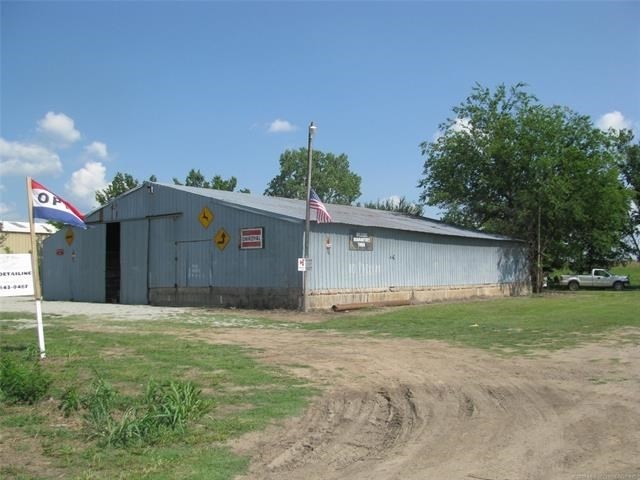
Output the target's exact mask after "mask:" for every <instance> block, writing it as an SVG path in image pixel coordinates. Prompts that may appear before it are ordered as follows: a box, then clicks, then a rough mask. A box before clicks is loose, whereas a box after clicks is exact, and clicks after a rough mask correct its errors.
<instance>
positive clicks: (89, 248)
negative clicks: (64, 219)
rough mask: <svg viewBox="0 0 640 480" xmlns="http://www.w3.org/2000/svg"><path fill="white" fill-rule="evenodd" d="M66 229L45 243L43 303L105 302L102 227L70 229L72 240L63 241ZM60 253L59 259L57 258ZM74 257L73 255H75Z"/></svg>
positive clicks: (42, 274) (103, 236)
mask: <svg viewBox="0 0 640 480" xmlns="http://www.w3.org/2000/svg"><path fill="white" fill-rule="evenodd" d="M66 231H67V227H65V228H63V229H62V230H61V231H59V232H57V233H56V234H54V235H52V236H50V237H49V238H47V239H46V240H45V241H44V244H43V255H42V257H43V258H42V272H41V276H42V294H43V297H44V298H45V300H76V301H80V302H104V301H105V256H104V250H105V231H106V228H105V226H104V225H97V226H94V227H92V228H89V229H87V230H79V229H73V232H74V240H73V243H72V244H71V246H69V245H68V244H67V242H66V240H65V233H66ZM58 251H60V252H61V253H62V255H58V254H57V252H58ZM74 254H75V255H74Z"/></svg>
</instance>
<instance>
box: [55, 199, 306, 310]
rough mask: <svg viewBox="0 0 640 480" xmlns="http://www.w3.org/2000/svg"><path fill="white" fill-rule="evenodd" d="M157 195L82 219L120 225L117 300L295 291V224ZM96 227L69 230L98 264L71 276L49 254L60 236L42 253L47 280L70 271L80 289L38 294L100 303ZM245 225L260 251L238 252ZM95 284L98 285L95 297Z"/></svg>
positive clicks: (100, 249) (298, 247) (100, 251)
mask: <svg viewBox="0 0 640 480" xmlns="http://www.w3.org/2000/svg"><path fill="white" fill-rule="evenodd" d="M156 188H158V189H159V188H162V187H156ZM159 193H160V192H158V190H156V191H154V193H151V192H150V191H148V190H147V189H144V188H143V189H139V190H137V191H135V192H132V193H131V194H130V195H126V196H124V197H123V198H122V199H120V200H116V201H115V202H113V204H111V205H110V206H108V207H107V208H105V209H102V210H100V211H98V212H96V213H95V214H93V215H92V216H91V217H89V218H87V221H88V222H92V221H96V220H97V221H101V222H120V268H121V289H120V292H121V293H120V302H121V303H126V304H138V303H140V304H144V303H148V292H149V289H150V288H151V289H153V288H188V287H269V288H285V289H290V288H294V289H295V288H300V284H301V276H300V274H299V272H298V271H297V269H296V259H297V258H298V257H299V256H301V253H302V231H301V229H300V225H299V222H297V221H296V222H292V221H290V220H287V219H281V218H274V217H271V216H268V215H264V214H260V213H256V212H250V211H243V210H238V209H236V208H231V207H229V206H226V205H223V204H219V203H217V202H216V201H215V200H214V199H210V198H207V197H201V196H198V195H192V194H188V193H185V192H180V191H176V190H173V189H165V191H163V192H162V195H160V194H159ZM205 207H206V208H207V209H208V210H209V211H210V212H211V213H212V214H213V221H212V222H211V223H210V224H209V225H208V226H203V224H202V223H201V222H200V220H199V216H200V214H201V212H202V210H203V208H205ZM90 225H91V223H90ZM98 226H99V228H95V227H90V228H89V229H88V230H86V231H81V230H76V232H77V235H76V241H75V243H74V249H75V251H77V252H78V255H80V252H81V255H82V257H83V258H84V257H85V256H91V257H92V258H94V259H96V260H99V261H101V262H102V263H101V267H100V268H86V269H82V273H81V275H79V276H76V275H77V274H78V270H77V268H75V269H71V265H70V262H67V263H65V261H64V260H69V258H68V257H67V258H65V257H63V258H56V257H55V249H56V248H60V246H61V245H62V243H61V242H64V236H61V237H60V238H58V239H56V240H54V241H51V242H48V244H47V252H46V257H47V258H48V259H49V258H53V260H52V262H51V263H50V264H47V270H48V272H49V274H50V278H53V277H55V276H60V277H64V278H65V279H66V278H67V277H69V276H72V277H73V276H75V278H76V279H77V280H74V282H76V283H78V284H79V285H84V286H85V287H84V289H85V290H87V291H83V290H82V288H80V289H78V288H75V289H74V291H73V295H72V292H71V290H70V289H69V288H64V287H62V286H61V285H59V284H56V283H55V281H51V282H48V283H47V284H46V287H45V288H44V295H45V298H48V299H51V300H60V299H65V300H67V299H70V298H74V299H75V300H83V301H104V285H105V281H104V278H105V266H104V262H105V226H104V224H103V223H101V224H98ZM251 227H262V228H263V229H264V232H265V235H264V237H265V248H264V249H254V250H240V249H239V235H240V229H241V228H251ZM221 231H224V235H225V236H226V237H227V238H228V243H227V245H226V246H225V247H224V248H218V246H217V245H216V242H215V236H216V234H218V233H219V232H221ZM90 232H94V234H91V233H90ZM98 232H100V233H99V234H98ZM95 234H98V235H99V236H100V241H99V242H97V241H95V240H92V241H85V240H86V239H88V238H89V237H90V238H91V239H94V237H95ZM81 239H82V240H81ZM83 265H84V264H83ZM77 266H78V265H76V267H77ZM49 267H51V269H49ZM54 270H55V272H58V273H54ZM69 282H71V280H69ZM96 289H98V290H99V289H102V292H101V295H102V296H101V298H100V299H98V297H97V296H96V292H95V290H96ZM88 290H91V293H90V294H89V292H88Z"/></svg>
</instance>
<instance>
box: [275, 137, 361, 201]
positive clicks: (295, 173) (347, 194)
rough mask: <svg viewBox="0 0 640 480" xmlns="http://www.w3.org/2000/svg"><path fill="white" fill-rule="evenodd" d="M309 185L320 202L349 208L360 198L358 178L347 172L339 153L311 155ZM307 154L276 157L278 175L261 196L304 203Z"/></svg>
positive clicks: (299, 152)
mask: <svg viewBox="0 0 640 480" xmlns="http://www.w3.org/2000/svg"><path fill="white" fill-rule="evenodd" d="M312 157H313V158H312V173H311V183H312V186H313V189H314V190H315V191H316V193H317V194H318V196H319V197H320V198H322V200H323V201H324V202H327V203H336V204H340V205H351V204H352V203H353V202H354V201H355V200H356V199H357V198H358V197H359V196H360V182H361V181H362V179H361V178H360V176H359V175H357V174H355V173H354V172H352V171H351V170H350V168H349V159H348V158H347V156H346V155H345V154H344V153H343V154H340V155H334V154H333V153H323V152H321V151H318V150H314V151H313V152H312ZM307 170H308V150H307V149H306V148H300V149H298V150H286V151H285V152H284V153H283V154H282V155H280V173H279V174H278V175H276V176H275V177H274V178H273V179H272V180H271V181H270V182H269V184H268V186H267V189H266V190H265V192H264V194H265V195H270V196H274V197H285V198H298V199H300V200H304V199H305V197H306V195H307Z"/></svg>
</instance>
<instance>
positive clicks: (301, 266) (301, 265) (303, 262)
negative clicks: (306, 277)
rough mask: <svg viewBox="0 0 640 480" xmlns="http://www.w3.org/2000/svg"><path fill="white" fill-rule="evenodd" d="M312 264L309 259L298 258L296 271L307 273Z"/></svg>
mask: <svg viewBox="0 0 640 480" xmlns="http://www.w3.org/2000/svg"><path fill="white" fill-rule="evenodd" d="M312 265H313V262H312V261H311V259H310V258H304V257H300V258H298V271H299V272H309V271H311V266H312Z"/></svg>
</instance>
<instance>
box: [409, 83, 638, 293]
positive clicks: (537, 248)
mask: <svg viewBox="0 0 640 480" xmlns="http://www.w3.org/2000/svg"><path fill="white" fill-rule="evenodd" d="M525 87H526V86H525V85H524V84H517V85H515V86H513V87H510V88H507V87H505V86H504V85H500V86H498V87H497V88H496V89H495V90H494V91H491V90H490V89H488V88H485V87H482V86H481V85H476V86H475V87H474V88H473V90H472V93H471V95H470V96H469V97H468V98H467V99H466V100H465V101H464V102H462V103H461V104H460V105H458V106H457V107H454V108H453V112H454V113H455V117H453V118H450V119H448V120H447V121H446V122H444V123H443V124H442V125H440V130H441V132H442V135H441V136H440V137H438V138H437V139H436V140H434V141H431V142H423V143H422V144H421V147H422V153H423V155H424V156H425V157H426V159H425V163H424V176H423V178H422V179H421V180H420V182H419V186H420V187H422V188H423V192H422V194H421V200H422V201H424V202H426V204H428V205H432V206H437V207H439V208H440V209H441V210H442V211H443V212H444V217H443V220H445V221H450V222H454V223H457V224H460V225H463V226H466V227H471V228H477V229H480V230H483V231H488V232H494V233H500V234H504V235H508V236H512V237H514V238H518V239H522V240H524V241H526V243H527V246H528V247H529V255H530V265H531V275H532V284H533V285H534V288H536V289H537V290H539V289H540V287H541V284H542V271H543V268H547V269H551V268H555V267H559V266H563V265H567V266H571V267H573V268H575V269H586V268H589V267H592V266H606V265H609V264H611V263H613V262H615V261H618V260H620V258H621V255H623V252H624V251H623V249H622V248H621V246H622V241H621V240H622V238H623V236H624V234H623V231H624V228H625V224H626V221H627V218H628V214H627V212H628V208H629V200H628V195H627V191H626V190H625V188H624V187H623V186H622V185H621V183H620V181H619V178H620V170H619V168H618V165H617V153H616V150H617V149H616V145H617V144H618V143H617V142H618V138H617V137H616V134H615V132H602V131H601V130H599V129H597V128H595V127H594V125H593V123H592V121H591V120H590V118H589V117H586V116H582V115H579V114H577V113H575V112H573V111H571V110H570V109H568V108H565V107H560V106H552V107H546V106H544V105H541V104H540V103H539V102H538V100H537V99H536V98H535V97H534V96H533V95H531V94H529V93H527V92H526V90H525Z"/></svg>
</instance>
